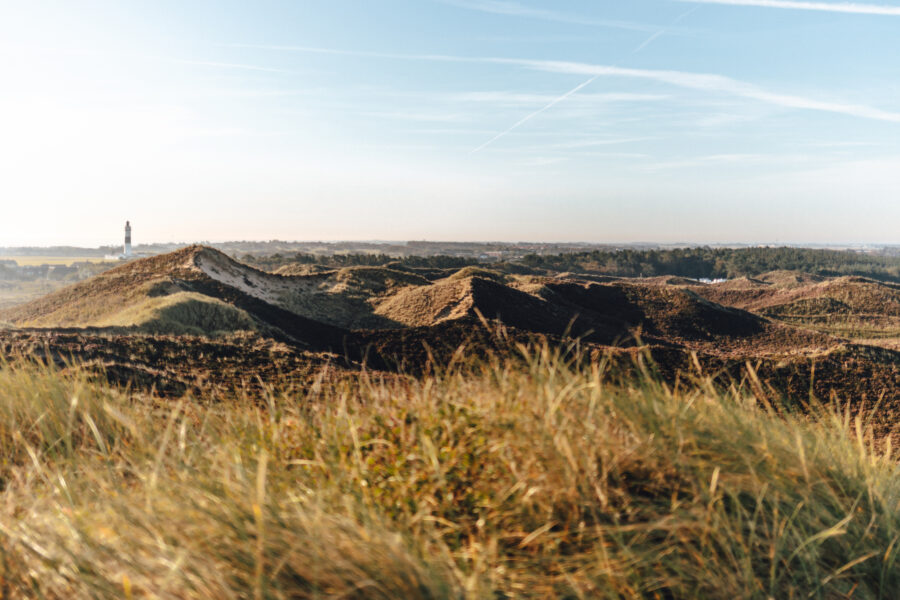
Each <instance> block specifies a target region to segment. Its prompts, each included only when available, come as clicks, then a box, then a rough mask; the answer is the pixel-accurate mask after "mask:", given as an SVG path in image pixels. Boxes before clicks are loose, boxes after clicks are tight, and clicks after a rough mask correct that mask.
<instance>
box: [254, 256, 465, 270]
mask: <svg viewBox="0 0 900 600" xmlns="http://www.w3.org/2000/svg"><path fill="white" fill-rule="evenodd" d="M241 262H244V263H246V264H248V265H252V266H254V267H256V268H257V269H264V270H266V271H274V270H276V269H277V268H278V267H281V266H284V265H290V264H301V265H318V266H322V267H327V268H331V269H340V268H342V267H383V266H391V267H393V268H396V267H410V268H427V269H461V268H463V267H467V266H470V265H477V264H481V262H480V261H479V260H478V259H476V258H466V257H460V256H444V255H441V256H404V257H399V258H398V257H396V256H391V255H388V254H330V255H325V254H306V253H302V252H298V253H296V254H279V253H276V254H270V255H266V256H254V255H252V254H245V255H244V256H242V257H241Z"/></svg>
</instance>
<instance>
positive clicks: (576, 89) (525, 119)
mask: <svg viewBox="0 0 900 600" xmlns="http://www.w3.org/2000/svg"><path fill="white" fill-rule="evenodd" d="M699 9H700V7H699V6H695V7H694V8H692V9H691V10H689V11H687V12H685V13H684V14H682V15H679V16H678V17H677V18H676V19H675V20H674V21H672V22H671V23H669V24H668V25H666V26H665V27H663V28H662V29H660V30H659V31H656V32H654V33H653V34H652V35H650V37H648V38H647V39H646V40H644V41H643V42H641V43H640V45H638V47H637V48H635V49H634V50H632V51H631V55H632V56H634V55H635V54H637V53H638V52H640V51H641V50H643V49H644V48H646V47H647V46H649V45H650V44H652V43H653V42H654V41H656V39H657V38H658V37H660V36H661V35H663V34H664V33H666V32H667V31H668V30H669V29H671V28H672V27H674V26H675V25H677V24H678V23H680V22H681V21H683V20H684V19H686V18H687V17H689V16H690V15H692V14H694V13H695V12H697V11H698V10H699ZM599 77H600V75H594V76H593V77H591V78H590V79H588V80H587V81H585V82H584V83H581V84H579V85H577V86H575V87H574V88H572V89H571V90H569V91H568V92H566V93H565V94H563V95H562V96H560V97H559V98H556V99H554V100H553V101H551V102H550V103H549V104H547V105H546V106H544V107H542V108H539V109H538V110H536V111H534V112H533V113H531V114H530V115H527V116H525V117H523V118H522V119H520V120H519V121H518V122H516V123H515V124H514V125H513V126H512V127H510V128H509V129H507V130H505V131H501V132H500V133H498V134H497V135H495V136H494V137H492V138H491V139H489V140H488V141H486V142H485V143H483V144H481V145H480V146H478V147H477V148H475V149H474V150H472V151H471V152H469V154H475V153H477V152H480V151H481V150H484V149H485V148H487V147H488V146H490V145H491V144H493V143H494V142H496V141H497V140H499V139H500V138H502V137H504V136H506V135H508V134H510V133H512V132H513V131H515V130H516V129H518V128H519V127H521V126H522V125H524V124H525V123H527V122H528V121H530V120H531V119H533V118H535V117H536V116H538V115H539V114H541V113H543V112H545V111H548V110H550V109H551V108H553V107H554V106H556V105H557V104H559V103H560V102H562V101H563V100H565V99H566V98H568V97H569V96H571V95H572V94H575V93H577V92H579V91H580V90H582V89H584V88H585V87H587V86H589V85H590V84H592V83H594V82H595V81H596V80H597V79H598V78H599Z"/></svg>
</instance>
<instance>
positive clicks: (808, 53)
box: [0, 0, 900, 246]
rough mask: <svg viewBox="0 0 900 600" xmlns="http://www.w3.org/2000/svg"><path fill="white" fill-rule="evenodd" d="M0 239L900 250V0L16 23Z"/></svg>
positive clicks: (17, 14)
mask: <svg viewBox="0 0 900 600" xmlns="http://www.w3.org/2000/svg"><path fill="white" fill-rule="evenodd" d="M0 53H2V56H3V60H2V61H0V132H2V135H0V202H2V206H0V211H2V214H0V246H7V245H18V244H35V245H46V244H57V243H72V244H86V245H98V244H103V243H114V242H117V241H118V238H119V237H120V236H119V230H120V229H121V225H122V222H123V221H124V220H125V219H126V218H127V219H131V220H132V221H133V223H134V225H135V236H134V237H135V242H137V243H139V242H142V241H195V240H226V239H276V238H277V239H293V240H315V239H322V240H336V239H385V240H405V239H456V240H542V241H576V240H577V241H590V242H628V241H660V242H675V241H686V242H696V243H701V242H766V243H771V242H782V243H788V242H894V243H896V242H900V60H898V57H900V2H898V1H894V0H891V1H889V0H882V1H881V2H879V3H849V2H830V1H826V0H822V1H819V2H805V1H787V0H703V1H699V0H697V1H690V0H628V1H627V2H624V1H611V0H558V1H554V2H538V1H536V0H520V1H512V0H510V1H506V0H377V1H376V0H280V1H275V0H254V1H253V2H246V1H240V2H239V1H225V0H215V1H213V0H195V1H192V2H184V1H182V0H177V1H176V0H158V1H154V2H137V1H124V0H105V1H104V0H85V1H84V2H79V3H73V2H70V1H68V0H57V1H48V0H29V1H28V2H24V1H21V2H4V3H2V4H0Z"/></svg>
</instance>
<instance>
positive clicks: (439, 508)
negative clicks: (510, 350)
mask: <svg viewBox="0 0 900 600" xmlns="http://www.w3.org/2000/svg"><path fill="white" fill-rule="evenodd" d="M522 352H523V356H524V359H525V360H516V361H505V360H500V359H496V360H488V361H486V362H484V363H482V364H480V365H477V366H475V367H472V366H471V365H468V366H465V367H462V366H457V367H453V366H450V367H447V368H445V369H443V370H436V372H434V373H432V374H431V375H429V376H427V377H422V378H396V377H393V378H389V379H387V378H380V377H378V376H376V375H374V374H367V373H363V374H359V375H357V376H348V377H346V378H343V379H341V380H339V381H336V382H329V383H327V384H326V383H319V384H316V385H311V386H310V387H309V388H308V389H306V390H304V391H303V392H302V393H298V392H297V391H296V390H294V391H290V392H289V391H284V392H280V391H278V390H280V389H287V388H282V387H281V386H279V385H278V382H268V383H270V384H271V388H270V389H271V390H272V391H271V393H270V394H269V396H268V397H267V400H266V402H265V404H264V405H251V404H249V403H248V404H224V403H208V402H206V401H204V400H203V398H184V399H183V400H182V401H181V402H178V403H175V404H173V403H165V404H163V403H160V402H158V401H153V400H150V399H141V398H139V397H136V396H132V395H130V394H128V393H125V392H123V391H119V390H114V389H110V388H107V387H104V386H102V385H99V384H97V383H92V381H91V380H90V379H89V378H88V377H87V376H85V375H83V374H81V373H79V372H78V370H71V371H69V372H66V373H62V372H58V371H54V370H52V369H46V368H39V367H33V366H17V367H10V366H5V367H3V368H2V369H0V452H2V455H3V457H4V461H5V462H4V463H3V467H2V471H0V473H2V476H3V482H4V489H3V491H2V492H0V511H2V512H0V575H2V577H0V581H2V583H0V586H2V587H3V589H0V591H2V593H3V597H9V596H11V595H12V596H15V595H16V594H18V595H25V596H34V597H47V598H61V597H67V598H70V597H110V598H119V597H134V598H141V597H173V598H210V597H216V598H219V597H221V598H250V597H253V598H512V597H535V598H588V597H590V598H595V597H608V598H757V597H758V598H800V597H809V598H841V597H851V596H852V597H853V598H891V597H893V594H894V592H895V590H897V589H900V567H898V564H897V558H898V552H900V544H898V541H900V477H898V475H900V469H898V465H897V463H896V461H895V458H894V457H893V456H892V455H891V449H890V448H891V447H890V441H889V440H886V441H882V443H879V444H876V443H875V440H874V439H873V437H872V435H871V434H869V433H867V431H866V425H865V421H864V420H862V419H860V418H855V419H851V418H850V417H849V416H847V413H845V412H841V411H840V410H838V409H827V408H824V407H820V408H818V409H814V414H810V415H806V416H799V415H781V416H776V415H774V414H772V412H771V411H770V410H769V409H768V408H767V407H766V406H765V405H762V404H760V403H759V402H757V401H756V399H755V398H754V397H753V396H752V395H746V394H744V393H742V392H740V391H737V390H732V392H731V393H721V392H718V391H716V390H715V389H714V388H713V386H712V385H711V384H710V383H709V382H708V381H697V382H695V383H696V385H694V386H691V387H689V388H679V389H678V390H673V389H672V388H669V387H667V386H665V385H663V384H661V383H658V382H656V381H655V380H654V379H653V378H652V377H649V376H647V377H643V378H640V379H638V380H635V381H632V382H630V383H629V382H627V381H624V382H623V381H621V379H620V378H616V381H615V382H613V381H612V380H611V378H610V376H609V374H607V373H606V372H605V367H604V364H605V363H603V362H602V361H601V362H600V363H598V362H594V363H588V364H587V365H586V366H584V367H580V366H579V367H576V366H574V365H576V364H583V362H582V361H580V360H564V359H562V358H560V356H561V355H560V353H558V352H555V351H553V350H552V349H550V348H547V347H543V348H541V347H538V348H530V349H525V348H523V350H522ZM73 398H77V402H73Z"/></svg>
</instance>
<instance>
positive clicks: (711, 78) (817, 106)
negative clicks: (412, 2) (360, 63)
mask: <svg viewBox="0 0 900 600" xmlns="http://www.w3.org/2000/svg"><path fill="white" fill-rule="evenodd" d="M242 46H246V47H253V48H261V49H269V50H284V51H292V52H311V53H323V54H341V55H347V56H360V57H368V58H384V59H395V60H410V61H431V62H457V63H472V64H475V63H478V64H495V65H510V66H518V67H523V68H526V69H532V70H535V71H543V72H547V73H558V74H569V75H587V76H590V79H588V80H587V81H585V82H584V83H582V84H580V85H578V86H577V87H575V88H573V89H571V90H569V91H568V92H566V93H565V94H563V95H562V96H559V97H557V98H555V99H554V100H553V101H552V102H551V103H549V104H548V105H546V106H544V107H542V108H541V109H540V110H539V111H537V112H535V113H532V114H531V115H529V116H527V117H525V118H524V119H522V120H520V121H519V123H518V124H517V125H516V126H514V127H512V128H510V129H507V132H509V131H511V130H513V129H515V128H516V127H518V126H519V125H521V124H523V123H525V122H527V121H528V120H530V119H532V118H534V117H535V116H537V115H538V114H540V113H542V112H544V111H546V110H548V109H550V108H552V107H553V106H555V105H556V104H558V103H559V102H562V101H563V100H565V99H567V98H569V97H570V96H574V95H575V94H577V93H578V92H580V91H581V90H582V89H583V88H584V87H586V86H587V85H589V84H590V83H591V82H593V81H595V80H596V79H598V78H600V77H624V78H630V79H642V80H645V81H646V80H650V81H656V82H659V83H664V84H668V85H672V86H675V87H679V88H685V89H690V90H696V91H703V92H712V93H719V94H725V95H730V96H735V97H739V98H744V99H750V100H756V101H759V102H763V103H766V104H770V105H774V106H780V107H783V108H796V109H802V110H812V111H820V112H828V113H836V114H843V115H848V116H853V117H859V118H863V119H873V120H876V121H886V122H891V123H900V113H898V112H892V111H887V110H883V109H879V108H874V107H871V106H866V105H863V104H844V103H840V102H830V101H827V100H818V99H814V98H807V97H803V96H795V95H791V94H782V93H778V92H773V91H769V90H766V89H765V88H762V87H759V86H757V85H754V84H752V83H747V82H745V81H740V80H738V79H732V78H730V77H726V76H724V75H716V74H709V73H691V72H685V71H661V70H652V69H629V68H624V67H617V66H612V65H598V64H590V63H579V62H566V61H551V60H529V59H520V58H499V57H466V56H450V55H439V54H396V53H383V52H368V51H353V50H335V49H330V48H314V47H304V46H265V45H242Z"/></svg>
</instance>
